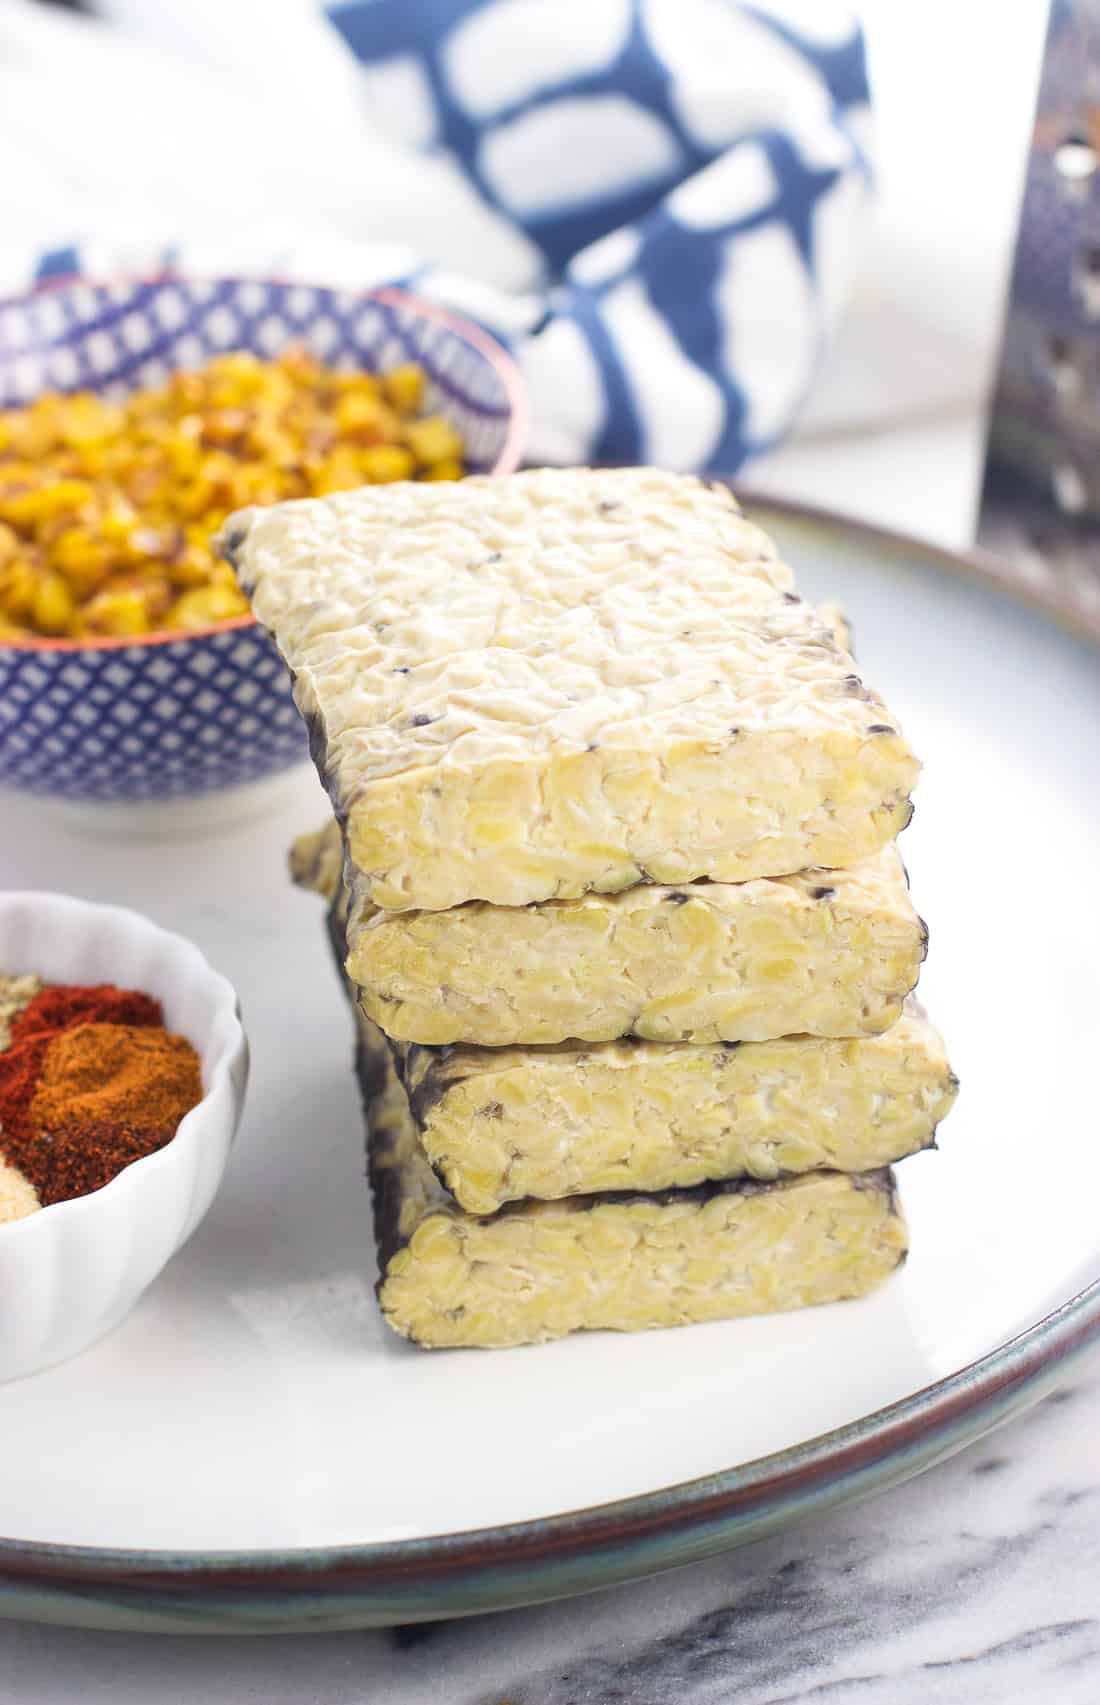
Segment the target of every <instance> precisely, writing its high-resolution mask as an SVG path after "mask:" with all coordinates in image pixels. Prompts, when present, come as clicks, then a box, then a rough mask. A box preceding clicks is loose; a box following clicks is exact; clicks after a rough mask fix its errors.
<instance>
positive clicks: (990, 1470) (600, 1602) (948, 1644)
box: [0, 1353, 1100, 1705]
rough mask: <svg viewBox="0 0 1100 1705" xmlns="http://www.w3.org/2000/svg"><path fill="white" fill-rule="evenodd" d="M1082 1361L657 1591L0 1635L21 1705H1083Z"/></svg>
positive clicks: (1090, 1688) (1086, 1603)
mask: <svg viewBox="0 0 1100 1705" xmlns="http://www.w3.org/2000/svg"><path fill="white" fill-rule="evenodd" d="M1098 1404H1100V1354H1097V1353H1092V1354H1090V1355H1089V1356H1088V1357H1087V1358H1084V1359H1082V1360H1081V1361H1080V1362H1078V1363H1077V1364H1076V1365H1075V1366H1073V1367H1071V1368H1070V1369H1068V1370H1067V1381H1066V1384H1065V1386H1064V1387H1063V1388H1062V1389H1060V1390H1058V1391H1056V1392H1055V1393H1054V1395H1053V1396H1051V1397H1049V1398H1047V1399H1046V1401H1045V1402H1043V1403H1041V1404H1039V1405H1038V1406H1037V1407H1036V1408H1034V1409H1032V1410H1031V1411H1030V1412H1029V1413H1028V1414H1026V1415H1024V1416H1023V1417H1022V1418H1020V1419H1019V1420H1017V1421H1016V1422H1015V1423H1013V1424H1012V1425H1010V1426H1008V1427H1006V1428H1003V1429H1002V1430H1001V1431H1000V1432H998V1433H996V1434H994V1435H992V1436H991V1437H990V1438H989V1439H987V1440H984V1441H982V1442H980V1443H978V1444H976V1445H974V1446H972V1447H971V1448H970V1449H969V1450H967V1451H964V1452H962V1453H961V1454H960V1455H959V1456H957V1457H955V1458H954V1459H953V1460H952V1461H951V1462H948V1463H946V1464H944V1465H943V1466H941V1467H940V1468H938V1469H935V1470H933V1471H932V1472H930V1473H928V1474H926V1475H924V1476H922V1477H921V1478H920V1479H918V1480H915V1481H911V1482H910V1483H909V1484H908V1485H906V1486H902V1487H899V1488H897V1489H896V1490H895V1491H893V1492H890V1493H886V1494H884V1495H883V1496H881V1497H878V1498H875V1499H873V1500H872V1501H871V1502H870V1503H867V1504H863V1505H860V1506H858V1507H849V1508H845V1509H841V1510H838V1511H835V1512H834V1513H833V1514H832V1515H830V1516H827V1517H824V1518H821V1519H818V1520H816V1521H813V1522H809V1523H806V1524H805V1525H804V1526H802V1527H799V1528H796V1529H793V1530H792V1531H791V1532H789V1533H786V1534H783V1535H781V1536H780V1537H778V1538H776V1539H773V1540H769V1541H766V1542H764V1543H762V1544H758V1545H754V1546H750V1547H747V1548H746V1549H744V1550H742V1551H736V1552H732V1553H730V1554H729V1555H728V1556H726V1557H722V1558H718V1559H717V1560H715V1561H713V1562H709V1563H706V1564H700V1565H697V1566H693V1567H691V1568H688V1569H683V1570H679V1571H677V1572H676V1573H674V1574H671V1575H664V1576H658V1577H656V1578H654V1579H652V1580H649V1581H645V1582H641V1583H637V1584H634V1585H631V1586H627V1587H621V1588H618V1589H616V1590H614V1591H610V1592H605V1593H599V1594H595V1595H593V1596H592V1597H589V1598H585V1599H579V1600H574V1601H572V1602H571V1603H565V1604H558V1605H547V1606H544V1607H542V1608H540V1609H535V1610H527V1611H516V1612H512V1613H509V1614H506V1615H498V1616H490V1617H485V1618H482V1619H480V1620H477V1621H471V1622H462V1623H450V1624H443V1623H431V1624H426V1625H423V1626H418V1627H413V1628H407V1629H394V1630H392V1631H383V1632H371V1633H364V1634H336V1635H328V1636H303V1637H294V1636H287V1637H284V1636H277V1637H273V1638H270V1639H266V1640H250V1639H237V1638H217V1637H214V1638H210V1639H202V1638H187V1637H179V1638H176V1637H158V1636H139V1635H124V1634H91V1633H84V1632H80V1631H78V1630H74V1629H64V1628H44V1627H36V1626H33V1625H31V1624H29V1623H0V1700H3V1701H5V1702H7V1701H9V1700H10V1701H12V1702H14V1701H18V1702H19V1705H60V1702H66V1705H67V1702H68V1701H70V1700H77V1699H79V1700H80V1701H81V1702H82V1705H169V1702H171V1705H199V1702H200V1701H201V1702H202V1705H244V1702H245V1701H249V1700H256V1701H261V1700H262V1701H263V1705H284V1702H286V1705H291V1702H293V1705H314V1702H316V1705H363V1702H367V1701H369V1702H370V1705H427V1702H428V1701H431V1702H432V1705H718V1702H725V1701H733V1700H736V1701H737V1702H738V1705H795V1702H796V1701H797V1702H799V1705H801V1702H802V1701H809V1700H817V1699H822V1700H834V1699H835V1700H838V1701H839V1700H844V1701H847V1700H849V1699H851V1700H858V1701H859V1702H860V1705H910V1702H912V1705H1005V1702H1006V1701H1010V1700H1021V1699H1034V1700H1036V1701H1040V1702H1041V1705H1094V1702H1095V1700H1096V1698H1097V1691H1098V1688H1100V1600H1098V1593H1097V1582H1098V1581H1100V1454H1098V1452H1097V1449H1096V1437H1097V1422H1096V1417H1097V1406H1098Z"/></svg>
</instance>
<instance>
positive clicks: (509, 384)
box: [0, 268, 530, 655]
mask: <svg viewBox="0 0 1100 1705" xmlns="http://www.w3.org/2000/svg"><path fill="white" fill-rule="evenodd" d="M124 284H129V285H134V286H135V287H137V286H140V285H151V284H182V285H188V284H241V285H245V284H280V285H286V286H287V288H292V287H293V286H295V285H300V286H301V288H302V289H303V290H327V291H330V292H339V293H340V294H342V295H353V296H360V297H362V298H363V300H364V301H367V300H370V301H374V302H382V303H384V304H388V305H390V306H393V307H395V308H405V309H408V310H410V311H411V312H414V313H416V314H419V315H420V316H421V318H423V319H426V320H434V321H436V322H437V324H439V325H442V326H445V327H447V329H448V330H450V331H452V332H453V333H454V334H455V336H456V337H459V338H461V339H462V341H463V342H464V343H468V344H469V345H470V347H471V348H472V349H475V350H476V351H477V353H478V354H479V355H480V356H482V358H483V359H484V360H485V361H487V362H488V364H489V366H490V367H491V368H492V369H493V371H494V372H495V373H496V375H497V377H498V378H499V379H500V381H501V384H502V385H503V386H504V394H505V397H506V399H507V402H508V411H509V412H508V428H507V431H506V433H505V437H504V443H503V444H502V445H501V448H500V453H499V455H498V456H497V459H496V461H495V462H494V463H493V465H492V467H491V468H490V469H489V473H488V475H487V476H486V477H488V478H493V479H495V478H499V477H500V476H501V475H502V474H511V473H514V472H515V470H516V468H517V467H518V466H519V463H520V460H521V458H522V455H523V446H524V444H525V442H526V439H527V428H528V424H529V417H530V404H529V402H528V397H527V387H526V385H525V384H524V382H523V378H522V375H521V374H520V370H519V368H518V366H517V365H516V363H515V361H514V360H513V359H512V357H511V356H510V355H509V353H508V351H507V350H506V349H505V347H504V345H503V344H502V343H499V342H498V341H497V339H496V338H495V337H492V336H491V335H490V333H489V332H487V331H483V330H482V328H481V327H480V326H479V325H477V324H476V323H475V322H474V321H473V320H468V319H467V318H466V317H465V315H463V314H456V313H455V312H454V311H453V309H451V308H445V307H444V306H443V305H442V304H441V303H436V302H429V301H428V300H427V299H426V298H425V297H423V296H418V295H417V294H416V293H415V291H412V290H403V289H401V288H399V287H398V286H397V285H390V284H385V285H378V286H377V287H373V288H372V287H368V288H367V289H364V290H356V288H355V286H354V285H350V286H344V285H338V284H321V283H318V282H317V280H316V279H304V278H280V277H278V276H277V275H273V274H261V273H257V274H255V275H254V276H252V277H249V276H248V275H247V274H237V273H229V272H227V273H195V272H187V273H181V272H176V271H174V270H173V269H172V268H166V269H165V270H164V271H163V272H150V273H121V274H112V275H111V276H110V277H107V278H93V277H89V276H86V275H85V274H84V273H75V272H74V273H64V274H62V275H61V276H60V277H58V278H51V279H49V280H46V281H44V282H43V283H42V284H40V285H37V286H36V287H35V288H34V289H32V290H17V291H14V292H9V294H7V295H5V296H0V310H3V309H4V308H13V307H19V306H21V305H24V304H25V305H28V306H29V305H32V304H33V303H34V302H35V301H37V300H38V299H39V298H41V297H43V296H47V295H49V294H50V293H51V292H52V291H55V290H56V291H60V290H66V289H68V290H72V289H76V288H78V287H80V286H84V287H85V288H87V289H89V290H111V289H117V288H118V287H119V286H120V285H124ZM257 625H258V624H257V621H256V618H255V616H254V615H252V614H251V613H249V614H247V615H243V616H231V617H230V618H229V620H228V621H224V622H210V623H208V624H207V626H206V627H201V628H186V629H183V628H176V629H173V628H158V629H157V630H156V631H155V632H154V633H144V634H122V635H115V634H104V635H102V636H99V637H96V638H94V639H47V638H45V637H42V638H38V637H35V638H29V639H5V640H0V655H3V653H4V652H8V651H42V652H51V651H52V652H79V653H81V654H84V653H87V652H89V651H119V650H125V649H128V648H131V647H134V646H139V647H141V648H143V649H144V648H149V649H151V648H152V647H154V646H158V645H172V644H182V643H184V642H186V641H187V640H193V639H195V640H198V639H209V637H210V635H211V634H216V633H232V632H233V631H234V630H235V629H241V628H252V627H256V626H257Z"/></svg>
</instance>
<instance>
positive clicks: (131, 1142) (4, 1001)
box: [0, 977, 202, 1224]
mask: <svg viewBox="0 0 1100 1705" xmlns="http://www.w3.org/2000/svg"><path fill="white" fill-rule="evenodd" d="M0 1026H2V1029H0V1224H3V1223H4V1221H6V1220H14V1219H22V1218H25V1217H26V1215H27V1214H30V1213H34V1212H35V1211H36V1210H37V1209H38V1208H44V1207H48V1206H49V1205H50V1204H51V1203H53V1202H63V1201H66V1200H68V1199H69V1198H70V1197H72V1196H83V1195H86V1194H87V1193H88V1192H89V1191H91V1190H98V1189H99V1188H100V1187H101V1186H102V1185H104V1184H107V1183H109V1182H110V1180H111V1179H112V1178H114V1177H115V1176H116V1174H117V1173H119V1172H121V1171H122V1169H123V1167H124V1166H128V1165H129V1164H130V1162H131V1161H133V1160H140V1159H141V1158H142V1156H143V1155H147V1154H152V1153H153V1152H154V1151H155V1150H156V1149H159V1148H163V1146H164V1144H165V1143H167V1142H170V1141H171V1139H172V1137H173V1136H174V1135H175V1133H176V1129H177V1127H178V1125H179V1122H180V1120H181V1119H182V1118H183V1116H184V1114H185V1113H187V1112H189V1111H190V1109H191V1108H192V1107H194V1106H195V1104H196V1102H198V1101H199V1100H201V1098H202V1079H201V1075H200V1071H199V1059H198V1055H197V1054H196V1053H195V1050H194V1048H193V1047H192V1046H191V1044H190V1043H189V1042H188V1041H187V1040H186V1039H185V1038H184V1037H182V1036H176V1035H173V1034H172V1033H171V1032H170V1031H168V1030H167V1029H166V1028H165V1025H164V1013H163V1010H162V1008H161V1006H160V1003H159V1001H155V1000H153V998H152V997H151V996H150V995H146V994H143V993H142V992H141V991H140V990H136V989H118V988H116V987H115V986H114V985H113V984H98V985H68V984H58V983H54V984H42V983H40V982H39V981H38V979H37V978H34V977H0Z"/></svg>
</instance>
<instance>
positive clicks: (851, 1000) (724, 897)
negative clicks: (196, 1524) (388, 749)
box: [293, 823, 926, 1047]
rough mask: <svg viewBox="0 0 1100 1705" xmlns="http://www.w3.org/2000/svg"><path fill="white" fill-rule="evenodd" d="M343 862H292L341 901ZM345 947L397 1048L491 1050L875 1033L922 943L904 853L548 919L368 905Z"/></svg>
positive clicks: (331, 836)
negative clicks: (632, 1040)
mask: <svg viewBox="0 0 1100 1705" xmlns="http://www.w3.org/2000/svg"><path fill="white" fill-rule="evenodd" d="M342 864H343V860H342V854H341V849H340V839H339V830H338V829H337V827H336V825H335V823H333V824H331V825H330V826H329V828H328V830H326V831H324V832H322V833H321V834H320V835H316V836H304V837H302V839H301V841H300V842H299V843H297V845H296V847H295V851H294V854H293V869H294V872H295V878H296V880H297V881H299V882H301V883H302V884H303V885H305V886H309V887H314V888H317V889H318V890H319V891H320V892H322V893H325V894H326V895H327V896H328V897H330V898H331V896H332V895H333V894H334V893H335V891H336V888H337V886H338V884H339V883H340V882H341V880H342ZM351 880H352V884H353V891H357V886H358V885H357V882H356V878H355V875H354V872H352V873H351ZM347 937H348V942H349V947H350V952H349V955H348V960H347V970H348V973H349V975H350V976H351V977H352V979H353V980H354V981H355V982H356V983H358V985H359V987H360V990H361V999H362V1002H363V1008H364V1011H365V1012H366V1013H367V1016H368V1017H369V1018H372V1019H373V1020H374V1021H375V1023H376V1024H379V1025H381V1026H382V1028H383V1029H384V1030H385V1031H386V1033H387V1035H389V1036H392V1037H394V1038H395V1039H396V1040H398V1041H403V1042H407V1041H412V1042H423V1043H432V1044H441V1043H451V1042H470V1043H477V1044H480V1045H482V1046H487V1047H502V1046H510V1045H514V1044H529V1043H553V1042H563V1041H567V1040H569V1039H570V1038H575V1039H577V1040H579V1041H584V1042H603V1041H612V1040H614V1039H616V1038H617V1037H621V1036H630V1035H633V1036H641V1037H647V1038H649V1039H651V1040H656V1041H668V1042H673V1041H686V1042H715V1041H727V1042H744V1041H762V1040H766V1039H768V1038H770V1037H775V1036H788V1035H791V1034H793V1033H796V1032H798V1033H803V1034H806V1035H810V1036H867V1035H874V1034H877V1033H878V1032H880V1031H883V1030H885V1029H887V1027H888V1026H889V1025H891V1024H892V1023H893V1022H894V1020H895V1019H896V1018H897V1017H898V1015H899V1014H900V1012H901V1010H902V1004H903V1002H904V1000H905V997H906V995H907V994H908V993H909V992H910V990H911V989H912V988H913V986H914V984H915V983H916V981H917V977H918V975H919V972H920V966H921V960H922V958H923V955H924V950H925V943H926V931H925V929H924V925H923V924H922V922H921V920H920V918H918V916H917V914H916V912H915V911H914V909H913V904H912V901H911V899H910V898H909V891H908V887H907V884H906V880H905V872H904V870H903V868H902V864H901V860H900V858H899V857H898V853H897V849H896V848H894V847H892V846H891V847H886V848H884V849H883V850H882V851H881V852H880V853H877V854H875V855H874V857H873V858H870V859H867V860H865V861H864V862H863V863H862V864H861V865H857V866H856V867H855V869H853V870H844V871H831V872H822V871H808V872H805V873H803V874H801V875H798V876H788V877H780V878H758V879H756V880H755V881H750V882H743V883H718V882H699V883H693V884H689V885H686V886H685V887H682V888H668V887H664V886H657V885H648V884H642V885H639V886H637V887H634V888H630V889H627V890H626V891H625V892H624V893H622V894H587V895H584V896H582V897H580V898H578V899H575V900H551V901H547V902H545V903H544V904H542V905H538V906H525V907H514V906H512V907H501V906H490V905H486V904H484V903H483V902H479V901H473V902H471V903H469V904H467V905H465V906H460V907H456V908H453V909H452V910H450V911H446V912H385V911H379V910H378V909H377V908H376V907H374V906H372V905H371V904H370V903H369V901H368V902H364V901H363V900H362V898H361V896H360V898H359V900H358V902H357V903H353V904H352V906H351V908H350V916H349V918H348V922H347Z"/></svg>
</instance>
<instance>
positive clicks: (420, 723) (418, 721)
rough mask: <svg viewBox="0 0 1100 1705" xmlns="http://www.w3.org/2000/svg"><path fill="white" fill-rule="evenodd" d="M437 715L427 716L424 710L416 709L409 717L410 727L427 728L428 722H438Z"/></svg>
mask: <svg viewBox="0 0 1100 1705" xmlns="http://www.w3.org/2000/svg"><path fill="white" fill-rule="evenodd" d="M438 721H439V718H438V716H428V715H427V713H426V712H425V711H422V710H418V711H417V713H416V715H415V716H413V717H410V718H409V727H410V728H427V726H428V724H429V723H430V722H438Z"/></svg>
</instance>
